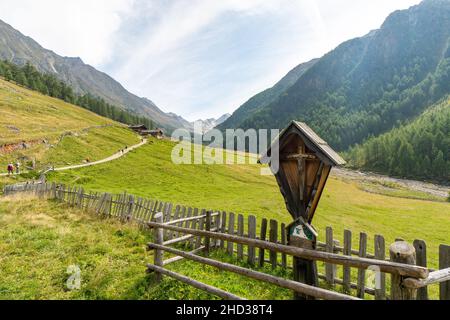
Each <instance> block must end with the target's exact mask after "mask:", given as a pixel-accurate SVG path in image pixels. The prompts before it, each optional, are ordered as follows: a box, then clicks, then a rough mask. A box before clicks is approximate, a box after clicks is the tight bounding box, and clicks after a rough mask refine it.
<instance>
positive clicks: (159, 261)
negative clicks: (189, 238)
mask: <svg viewBox="0 0 450 320" xmlns="http://www.w3.org/2000/svg"><path fill="white" fill-rule="evenodd" d="M154 219H155V222H156V223H163V222H164V216H163V214H162V212H159V213H157V214H156V215H155V217H154ZM154 230H155V231H154V232H155V233H154V238H155V239H154V241H155V243H156V244H159V245H162V244H163V242H164V230H163V229H162V228H155V229H154ZM154 256H155V260H154V265H155V266H157V267H163V266H164V261H163V260H164V251H162V250H159V249H155V252H154ZM155 274H156V278H155V279H156V282H161V280H162V274H161V273H158V272H156V273H155Z"/></svg>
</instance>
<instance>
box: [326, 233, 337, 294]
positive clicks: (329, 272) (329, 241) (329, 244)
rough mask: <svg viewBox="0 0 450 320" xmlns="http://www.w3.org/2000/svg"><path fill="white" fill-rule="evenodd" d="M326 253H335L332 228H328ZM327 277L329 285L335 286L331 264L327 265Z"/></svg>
mask: <svg viewBox="0 0 450 320" xmlns="http://www.w3.org/2000/svg"><path fill="white" fill-rule="evenodd" d="M326 246H327V247H326V251H327V252H329V253H334V242H333V229H332V228H331V227H327V228H326ZM325 275H326V281H327V284H328V285H329V286H331V287H333V286H334V279H335V273H334V265H333V264H331V263H326V264H325Z"/></svg>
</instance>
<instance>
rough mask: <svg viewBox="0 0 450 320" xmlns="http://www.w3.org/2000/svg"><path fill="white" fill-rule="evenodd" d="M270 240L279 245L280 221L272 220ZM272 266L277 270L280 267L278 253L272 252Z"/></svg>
mask: <svg viewBox="0 0 450 320" xmlns="http://www.w3.org/2000/svg"><path fill="white" fill-rule="evenodd" d="M269 239H270V242H272V243H278V221H276V220H270V231H269ZM269 256H270V264H271V265H272V269H275V268H276V267H277V265H278V254H277V252H276V251H270V255H269Z"/></svg>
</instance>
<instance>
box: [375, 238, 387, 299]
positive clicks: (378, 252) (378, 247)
mask: <svg viewBox="0 0 450 320" xmlns="http://www.w3.org/2000/svg"><path fill="white" fill-rule="evenodd" d="M374 245H375V259H378V260H385V259H386V245H385V241H384V237H383V236H380V235H376V236H375V243H374ZM379 282H380V283H379V285H380V286H379V287H378V288H377V287H375V300H385V299H386V274H385V273H384V272H381V273H380V274H379Z"/></svg>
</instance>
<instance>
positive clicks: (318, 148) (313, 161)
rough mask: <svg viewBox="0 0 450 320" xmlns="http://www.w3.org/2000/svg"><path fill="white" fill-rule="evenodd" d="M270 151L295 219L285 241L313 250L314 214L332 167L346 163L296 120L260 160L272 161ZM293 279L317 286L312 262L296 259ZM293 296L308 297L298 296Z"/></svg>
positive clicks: (314, 243)
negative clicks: (277, 159)
mask: <svg viewBox="0 0 450 320" xmlns="http://www.w3.org/2000/svg"><path fill="white" fill-rule="evenodd" d="M273 150H279V169H278V171H277V172H273V173H274V175H275V177H276V180H277V182H278V185H279V187H280V191H281V193H282V195H283V197H284V199H285V202H286V208H287V210H288V211H289V213H290V214H291V216H292V218H293V220H294V221H293V222H292V223H291V224H290V225H289V226H288V227H287V234H288V243H289V245H293V246H297V247H301V248H305V249H313V250H315V249H316V244H317V235H318V234H317V232H316V230H315V229H314V227H313V226H312V225H311V223H312V220H313V217H314V214H315V212H316V209H317V206H318V204H319V201H320V198H321V195H322V192H323V189H324V187H325V184H326V182H327V179H328V176H329V174H330V171H331V168H332V167H334V166H341V165H344V164H345V163H346V162H345V160H344V159H342V158H341V157H340V156H339V155H338V154H337V153H336V152H335V151H334V150H333V149H332V148H331V147H330V146H329V145H328V144H327V143H326V142H325V141H324V140H323V139H322V138H320V137H319V136H318V135H317V134H316V133H315V132H314V131H313V130H312V129H311V128H310V127H308V125H306V124H305V123H302V122H297V121H292V122H291V124H290V125H289V126H288V127H287V128H286V129H284V130H283V131H282V132H281V133H280V135H279V136H278V137H277V138H276V139H275V141H274V142H273V144H272V146H271V147H270V148H269V149H268V151H267V152H266V153H265V154H264V155H263V156H262V157H261V159H260V162H261V163H263V164H271V162H272V161H273V159H276V157H273V155H272V152H273ZM272 171H273V169H272ZM294 280H296V281H300V282H303V283H305V284H308V285H313V286H317V285H318V280H317V267H316V264H315V262H313V261H310V260H305V259H300V258H295V259H294ZM296 298H297V299H309V297H307V296H300V295H297V296H296Z"/></svg>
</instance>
